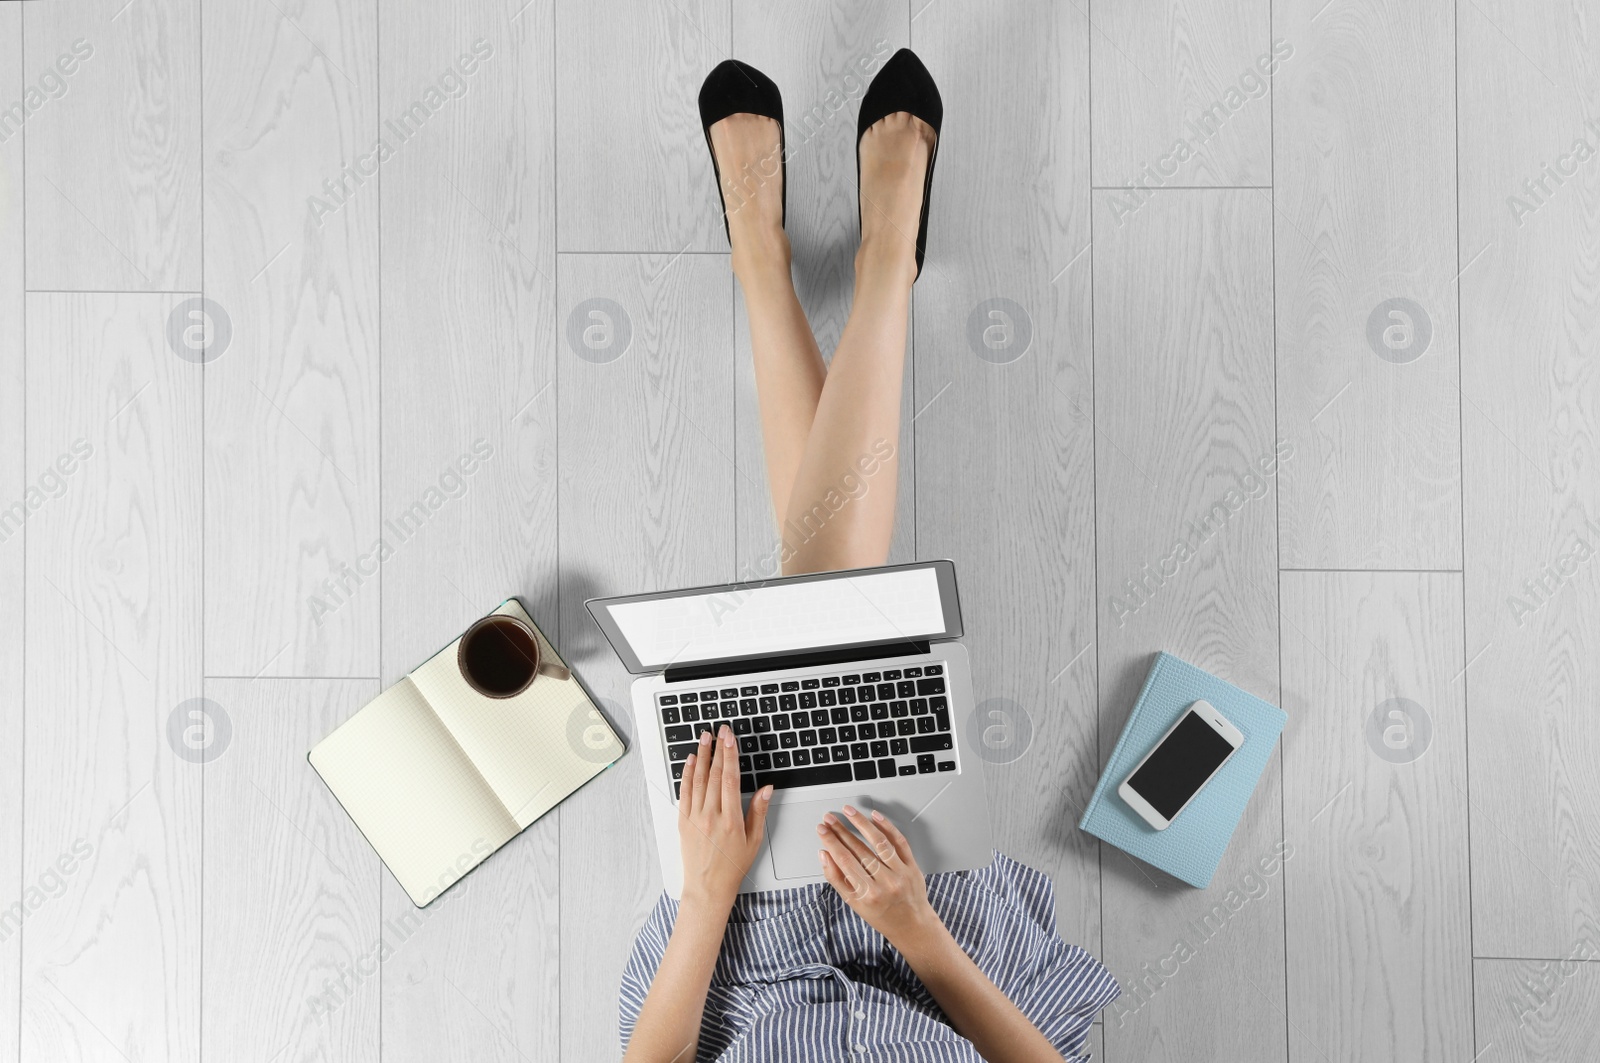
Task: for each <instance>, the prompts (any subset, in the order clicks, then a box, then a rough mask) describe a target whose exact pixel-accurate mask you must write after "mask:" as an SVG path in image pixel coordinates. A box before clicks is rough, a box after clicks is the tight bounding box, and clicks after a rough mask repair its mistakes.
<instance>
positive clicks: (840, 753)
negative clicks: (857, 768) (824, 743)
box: [830, 746, 850, 764]
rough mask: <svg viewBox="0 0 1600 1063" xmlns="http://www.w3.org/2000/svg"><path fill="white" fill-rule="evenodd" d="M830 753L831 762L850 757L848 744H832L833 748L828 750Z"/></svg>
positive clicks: (841, 760) (838, 761) (836, 762)
mask: <svg viewBox="0 0 1600 1063" xmlns="http://www.w3.org/2000/svg"><path fill="white" fill-rule="evenodd" d="M830 753H831V754H832V755H833V762H834V763H835V764H839V763H841V762H843V761H846V760H849V759H850V747H849V746H834V747H833V749H832V750H830Z"/></svg>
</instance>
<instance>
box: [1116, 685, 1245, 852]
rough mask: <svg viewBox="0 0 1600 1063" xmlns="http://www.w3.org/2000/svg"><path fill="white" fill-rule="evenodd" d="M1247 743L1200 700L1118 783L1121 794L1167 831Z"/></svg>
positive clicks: (1161, 828)
mask: <svg viewBox="0 0 1600 1063" xmlns="http://www.w3.org/2000/svg"><path fill="white" fill-rule="evenodd" d="M1243 744H1244V733H1243V732H1242V731H1240V730H1239V729H1238V728H1237V727H1235V726H1234V725H1233V724H1231V723H1229V722H1228V720H1227V719H1226V718H1225V717H1224V716H1223V715H1222V714H1221V713H1220V712H1218V711H1217V710H1216V709H1215V708H1213V707H1212V706H1211V703H1210V702H1208V701H1197V702H1195V703H1194V704H1193V705H1190V706H1189V710H1188V711H1187V712H1185V713H1184V714H1183V715H1182V716H1181V717H1179V719H1178V722H1177V723H1175V724H1173V725H1172V728H1171V729H1170V730H1168V731H1167V733H1166V734H1164V735H1162V736H1161V741H1159V742H1157V743H1156V747H1155V748H1154V749H1152V750H1151V751H1150V752H1149V753H1148V754H1147V755H1146V756H1145V758H1144V759H1143V760H1141V761H1140V762H1139V765H1138V767H1136V768H1134V769H1133V771H1132V772H1131V773H1129V775H1128V777H1127V778H1126V779H1124V780H1123V782H1122V785H1121V786H1119V787H1117V796H1119V797H1121V798H1122V799H1123V800H1124V801H1126V802H1127V803H1128V807H1129V808H1132V809H1133V810H1134V811H1135V812H1137V813H1139V815H1140V816H1142V817H1144V821H1145V822H1146V823H1148V824H1150V825H1151V826H1152V827H1154V828H1155V829H1156V830H1166V829H1167V827H1168V826H1170V825H1171V823H1172V821H1173V820H1174V819H1177V818H1178V813H1179V812H1182V811H1183V810H1184V808H1186V807H1187V806H1188V804H1189V802H1190V801H1192V800H1194V795H1195V794H1197V793H1199V792H1200V789H1201V787H1203V786H1205V784H1206V782H1207V781H1208V780H1209V779H1210V778H1211V776H1213V775H1215V774H1216V773H1217V769H1218V768H1220V767H1222V765H1224V764H1226V763H1227V761H1228V758H1229V757H1231V756H1233V753H1234V750H1236V749H1238V748H1239V747H1240V746H1242V745H1243Z"/></svg>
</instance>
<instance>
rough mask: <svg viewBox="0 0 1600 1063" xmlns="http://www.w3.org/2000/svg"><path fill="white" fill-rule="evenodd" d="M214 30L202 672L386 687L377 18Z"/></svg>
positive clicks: (364, 2) (263, 13)
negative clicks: (376, 566)
mask: <svg viewBox="0 0 1600 1063" xmlns="http://www.w3.org/2000/svg"><path fill="white" fill-rule="evenodd" d="M206 15H207V17H206V19H205V49H206V53H207V54H208V55H211V56H225V57H227V60H226V61H219V62H213V63H211V64H209V65H208V66H207V68H206V86H205V106H206V183H205V217H206V226H205V231H206V296H207V297H208V298H209V299H210V300H212V302H213V304H214V306H213V307H211V317H212V318H213V325H214V327H215V328H216V329H217V330H218V331H217V333H216V334H215V336H216V339H215V341H214V342H215V343H216V344H217V346H216V347H215V348H212V349H211V351H210V355H209V356H210V357H213V358H214V359H215V360H214V361H211V362H210V363H209V364H208V370H207V374H206V377H207V380H206V385H207V386H206V487H207V489H206V526H207V527H208V528H217V529H228V532H229V533H228V534H215V535H208V536H207V537H206V558H205V560H206V664H207V669H208V671H209V672H210V674H212V675H242V676H255V675H261V674H267V675H305V676H373V675H376V674H377V672H378V626H377V622H378V591H377V587H376V581H374V580H372V579H371V578H370V574H368V573H362V572H359V571H357V568H356V565H357V564H358V561H359V559H360V557H361V556H362V555H364V554H365V553H366V552H367V551H368V550H369V549H370V547H371V546H372V544H373V542H374V540H375V539H376V538H377V536H378V532H379V527H378V525H379V514H378V493H379V482H378V481H379V462H378V449H379V438H378V437H379V416H378V198H379V197H378V193H377V179H376V178H375V177H373V176H362V175H361V174H359V173H357V171H356V170H355V169H354V168H355V167H357V166H358V165H359V166H360V167H362V168H363V169H364V170H373V169H374V168H375V167H376V166H377V165H378V163H377V162H376V160H375V159H374V158H373V157H372V156H371V152H372V150H373V145H374V144H375V142H376V141H377V139H378V137H379V134H380V128H379V120H378V111H377V107H376V101H375V99H374V97H375V94H376V92H375V83H376V77H375V74H374V71H375V69H376V61H377V59H376V46H377V33H376V19H377V4H376V2H375V0H339V2H338V3H331V4H310V3H306V2H305V0H298V2H283V3H279V4H260V3H256V2H255V0H213V2H212V3H210V4H209V6H208V7H207V10H206ZM429 120H430V121H436V120H437V119H432V118H430V119H429ZM424 131H425V132H427V131H428V130H424ZM384 132H387V130H386V129H385V130H384ZM389 135H390V136H391V137H392V138H393V139H394V140H396V141H398V137H397V136H395V135H394V134H392V133H389ZM394 150H395V148H393V147H391V149H390V151H391V152H393V151H394ZM347 166H348V167H350V168H351V169H350V170H349V171H348V172H346V171H345V169H344V168H345V167H347ZM324 182H327V184H326V185H325V184H324ZM341 182H343V187H344V189H345V192H344V193H342V194H341V193H340V192H339V191H338V188H339V186H340V184H341ZM330 189H331V191H330ZM224 320H226V321H228V322H230V323H231V339H230V340H229V343H228V345H227V346H226V348H225V349H224V348H223V347H222V345H221V329H222V325H221V323H220V322H222V321H224ZM217 351H220V352H221V353H220V354H217V353H216V352H217ZM242 602H248V603H249V608H247V609H242V608H240V603H242Z"/></svg>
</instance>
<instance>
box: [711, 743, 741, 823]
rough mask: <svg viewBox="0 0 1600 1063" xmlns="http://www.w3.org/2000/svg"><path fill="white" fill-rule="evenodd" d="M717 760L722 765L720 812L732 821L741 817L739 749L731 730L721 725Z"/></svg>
mask: <svg viewBox="0 0 1600 1063" xmlns="http://www.w3.org/2000/svg"><path fill="white" fill-rule="evenodd" d="M717 737H718V742H717V746H718V748H717V759H718V760H720V761H722V762H723V765H722V812H723V815H726V816H731V817H732V818H734V819H740V818H741V817H742V812H743V810H742V809H740V808H739V747H738V746H737V745H736V744H735V740H734V737H733V729H732V728H730V727H729V726H728V725H727V724H723V725H722V732H721V734H719V735H718V736H717Z"/></svg>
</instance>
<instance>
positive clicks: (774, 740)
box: [761, 734, 778, 752]
mask: <svg viewBox="0 0 1600 1063" xmlns="http://www.w3.org/2000/svg"><path fill="white" fill-rule="evenodd" d="M761 748H762V749H763V750H764V751H767V752H771V751H772V750H774V749H777V748H778V736H777V735H775V734H764V735H762V736H761Z"/></svg>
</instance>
